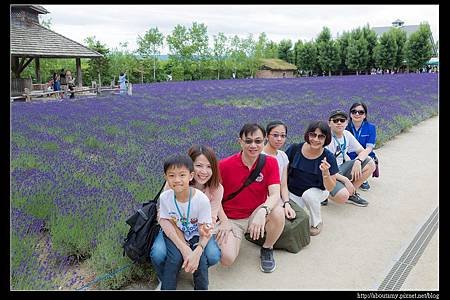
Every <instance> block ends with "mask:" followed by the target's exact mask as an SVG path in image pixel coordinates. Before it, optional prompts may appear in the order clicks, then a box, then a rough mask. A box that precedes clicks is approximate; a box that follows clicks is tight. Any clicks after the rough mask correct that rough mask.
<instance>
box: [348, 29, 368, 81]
mask: <svg viewBox="0 0 450 300" xmlns="http://www.w3.org/2000/svg"><path fill="white" fill-rule="evenodd" d="M368 45H369V44H368V42H367V41H366V39H365V38H364V31H363V30H361V29H359V28H357V29H355V30H352V32H351V33H350V39H349V43H348V47H347V59H346V65H347V67H348V68H349V69H351V70H355V71H356V75H359V72H360V71H362V70H366V68H367V64H368V61H369V51H368Z"/></svg>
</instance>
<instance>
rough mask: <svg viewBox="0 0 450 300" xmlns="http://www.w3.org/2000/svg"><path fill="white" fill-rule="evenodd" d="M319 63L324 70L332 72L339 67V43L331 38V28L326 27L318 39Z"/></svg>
mask: <svg viewBox="0 0 450 300" xmlns="http://www.w3.org/2000/svg"><path fill="white" fill-rule="evenodd" d="M316 44H317V55H318V63H319V66H320V69H321V70H322V71H326V72H328V75H329V76H331V72H332V71H334V70H336V69H337V66H338V65H339V53H338V48H337V45H335V43H334V41H333V40H332V39H331V33H330V29H329V28H328V27H324V28H323V30H322V31H321V32H320V34H319V36H318V37H317V40H316Z"/></svg>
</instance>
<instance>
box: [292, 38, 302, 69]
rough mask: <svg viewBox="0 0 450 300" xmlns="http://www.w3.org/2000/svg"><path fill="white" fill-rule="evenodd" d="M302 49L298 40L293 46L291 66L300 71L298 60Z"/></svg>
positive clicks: (300, 41)
mask: <svg viewBox="0 0 450 300" xmlns="http://www.w3.org/2000/svg"><path fill="white" fill-rule="evenodd" d="M302 47H303V42H302V40H298V41H297V42H296V43H295V45H294V62H293V64H294V65H296V66H297V70H300V64H299V60H300V51H301V49H302Z"/></svg>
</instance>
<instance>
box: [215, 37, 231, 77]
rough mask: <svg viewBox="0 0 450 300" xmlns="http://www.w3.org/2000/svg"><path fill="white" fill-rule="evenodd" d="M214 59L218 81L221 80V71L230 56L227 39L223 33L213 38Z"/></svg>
mask: <svg viewBox="0 0 450 300" xmlns="http://www.w3.org/2000/svg"><path fill="white" fill-rule="evenodd" d="M213 39H214V48H213V57H214V61H215V64H216V68H217V80H219V79H220V71H221V70H222V69H223V66H224V62H225V59H226V57H227V55H228V47H227V37H226V36H225V34H224V33H223V32H219V34H218V35H214V36H213Z"/></svg>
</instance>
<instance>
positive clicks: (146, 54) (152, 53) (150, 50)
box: [137, 27, 164, 81]
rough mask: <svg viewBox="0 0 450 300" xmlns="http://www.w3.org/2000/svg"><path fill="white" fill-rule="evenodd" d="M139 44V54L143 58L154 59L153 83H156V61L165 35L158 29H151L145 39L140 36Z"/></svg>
mask: <svg viewBox="0 0 450 300" xmlns="http://www.w3.org/2000/svg"><path fill="white" fill-rule="evenodd" d="M137 44H138V49H137V52H138V53H139V55H140V56H141V57H142V58H144V59H148V58H150V57H152V58H153V81H156V60H157V56H158V55H159V54H160V48H161V47H162V46H163V44H164V35H163V34H162V33H161V32H159V30H158V27H155V28H150V29H149V30H147V32H146V33H145V34H144V36H143V37H141V36H139V35H138V40H137Z"/></svg>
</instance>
